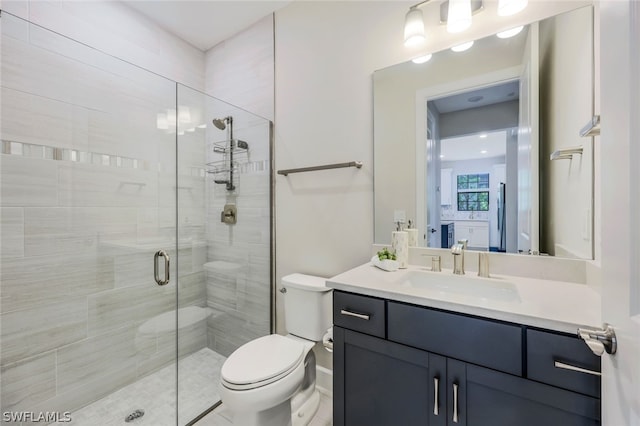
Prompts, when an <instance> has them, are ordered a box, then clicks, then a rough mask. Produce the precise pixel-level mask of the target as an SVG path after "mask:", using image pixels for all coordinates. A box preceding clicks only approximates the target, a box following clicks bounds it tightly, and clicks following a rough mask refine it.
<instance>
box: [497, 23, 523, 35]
mask: <svg viewBox="0 0 640 426" xmlns="http://www.w3.org/2000/svg"><path fill="white" fill-rule="evenodd" d="M523 28H524V26H522V25H521V26H519V27H515V28H511V29H509V30H506V31H501V32H499V33H497V34H496V36H497V37H498V38H510V37H514V36H517V35H518V34H520V32H522V29H523Z"/></svg>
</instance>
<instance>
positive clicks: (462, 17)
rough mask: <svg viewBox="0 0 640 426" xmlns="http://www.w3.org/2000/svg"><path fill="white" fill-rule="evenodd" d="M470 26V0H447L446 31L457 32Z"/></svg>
mask: <svg viewBox="0 0 640 426" xmlns="http://www.w3.org/2000/svg"><path fill="white" fill-rule="evenodd" d="M470 26H471V0H449V12H448V14H447V31H448V32H450V33H459V32H461V31H464V30H466V29H467V28H469V27H470Z"/></svg>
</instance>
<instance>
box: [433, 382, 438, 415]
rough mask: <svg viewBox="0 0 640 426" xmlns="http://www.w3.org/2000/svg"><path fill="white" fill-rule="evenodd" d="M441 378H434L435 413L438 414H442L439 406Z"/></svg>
mask: <svg viewBox="0 0 640 426" xmlns="http://www.w3.org/2000/svg"><path fill="white" fill-rule="evenodd" d="M439 385H440V380H438V378H437V377H434V378H433V394H434V395H435V396H434V398H433V414H434V415H436V416H438V415H440V409H439V408H438V405H440V404H438V392H439V391H440V386H439Z"/></svg>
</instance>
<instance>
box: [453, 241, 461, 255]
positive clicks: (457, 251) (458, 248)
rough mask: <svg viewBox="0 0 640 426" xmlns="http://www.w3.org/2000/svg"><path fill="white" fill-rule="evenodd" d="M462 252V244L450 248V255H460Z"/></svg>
mask: <svg viewBox="0 0 640 426" xmlns="http://www.w3.org/2000/svg"><path fill="white" fill-rule="evenodd" d="M463 250H464V245H463V244H462V243H458V244H454V245H452V246H451V254H454V255H460V254H462V251H463Z"/></svg>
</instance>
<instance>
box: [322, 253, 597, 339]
mask: <svg viewBox="0 0 640 426" xmlns="http://www.w3.org/2000/svg"><path fill="white" fill-rule="evenodd" d="M411 271H419V272H424V273H425V274H428V275H429V279H430V278H431V277H433V279H434V280H437V278H438V276H439V275H440V274H453V273H452V271H451V270H447V269H443V270H442V272H431V271H429V270H428V269H427V268H424V267H421V266H413V265H410V266H409V268H407V269H399V270H397V271H394V272H386V271H383V270H381V269H378V268H376V267H375V266H373V265H371V264H369V263H367V264H364V265H361V266H358V267H356V268H353V269H351V270H349V271H346V272H344V273H342V274H339V275H336V276H335V277H332V278H329V279H328V280H327V286H329V287H332V288H334V289H336V290H343V291H348V292H352V293H360V294H364V295H368V296H374V297H380V298H385V299H390V300H396V301H400V302H406V303H412V304H415V305H422V306H429V307H433V308H438V309H444V310H448V311H454V312H460V313H465V314H470V315H477V316H480V317H485V318H492V319H497V320H502V321H508V322H513V323H518V324H524V325H529V326H534V327H540V328H545V329H550V330H556V331H562V332H566V333H571V334H575V333H576V330H577V328H578V327H601V326H602V321H601V315H600V295H599V294H598V292H596V291H595V290H594V289H592V288H591V287H589V286H587V285H585V284H576V283H569V282H563V281H549V280H541V279H533V278H523V277H515V276H504V275H495V276H494V275H492V276H491V279H494V280H495V282H496V283H498V284H500V283H505V282H507V283H509V285H510V286H511V284H513V286H512V287H515V290H514V291H517V296H518V297H517V300H491V299H488V298H483V297H482V296H481V295H478V294H475V295H473V296H469V295H466V294H460V293H457V294H454V293H450V292H442V291H437V290H434V289H431V288H416V287H412V286H409V285H405V284H403V282H404V281H406V278H407V277H408V274H409V273H411ZM465 277H466V278H468V279H469V280H470V281H469V283H470V284H471V285H473V280H486V279H481V278H478V277H477V276H476V273H475V272H469V273H467V274H466V275H465ZM445 278H446V277H445ZM476 293H477V292H476Z"/></svg>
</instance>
